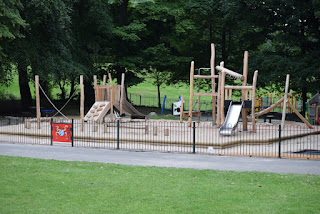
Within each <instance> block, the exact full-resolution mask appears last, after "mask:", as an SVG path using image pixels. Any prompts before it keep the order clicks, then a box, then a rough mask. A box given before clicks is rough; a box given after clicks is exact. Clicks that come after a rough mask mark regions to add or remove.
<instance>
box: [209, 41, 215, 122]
mask: <svg viewBox="0 0 320 214" xmlns="http://www.w3.org/2000/svg"><path fill="white" fill-rule="evenodd" d="M214 60H215V47H214V44H213V43H211V58H210V68H211V69H210V70H211V76H213V75H215V67H214ZM211 91H212V93H215V91H216V80H215V79H211ZM211 100H212V125H215V124H216V96H212V98H211Z"/></svg>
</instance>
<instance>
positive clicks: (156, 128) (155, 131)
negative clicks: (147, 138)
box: [153, 126, 158, 136]
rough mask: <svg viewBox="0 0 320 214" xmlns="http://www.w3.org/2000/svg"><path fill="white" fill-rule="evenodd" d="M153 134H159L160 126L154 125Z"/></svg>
mask: <svg viewBox="0 0 320 214" xmlns="http://www.w3.org/2000/svg"><path fill="white" fill-rule="evenodd" d="M153 135H154V136H157V135H158V127H157V126H155V127H153Z"/></svg>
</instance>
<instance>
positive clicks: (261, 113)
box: [255, 93, 292, 117]
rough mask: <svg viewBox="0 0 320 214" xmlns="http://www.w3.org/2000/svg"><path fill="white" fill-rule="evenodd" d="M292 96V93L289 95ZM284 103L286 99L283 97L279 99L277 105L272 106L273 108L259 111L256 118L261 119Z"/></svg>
mask: <svg viewBox="0 0 320 214" xmlns="http://www.w3.org/2000/svg"><path fill="white" fill-rule="evenodd" d="M290 96H292V94H291V93H288V97H290ZM283 101H284V97H282V98H281V99H279V100H278V101H277V102H276V103H274V104H272V105H271V106H269V107H268V108H266V109H264V110H262V111H259V112H257V113H256V114H255V117H260V116H262V115H264V114H267V113H269V112H270V111H272V110H273V109H274V108H276V107H277V106H278V105H280V104H281V103H282V102H283Z"/></svg>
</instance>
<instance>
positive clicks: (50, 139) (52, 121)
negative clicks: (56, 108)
mask: <svg viewBox="0 0 320 214" xmlns="http://www.w3.org/2000/svg"><path fill="white" fill-rule="evenodd" d="M52 122H53V119H52V118H51V120H50V127H51V128H50V130H51V132H50V140H51V143H50V145H51V146H52V145H53V142H52V137H53V136H52V131H53V128H52Z"/></svg>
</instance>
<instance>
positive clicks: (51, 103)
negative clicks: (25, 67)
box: [39, 83, 69, 120]
mask: <svg viewBox="0 0 320 214" xmlns="http://www.w3.org/2000/svg"><path fill="white" fill-rule="evenodd" d="M39 87H40V89H41V91H42V93H43V94H44V96H45V97H46V98H47V100H48V101H49V103H50V104H51V105H52V107H53V108H54V109H55V110H56V111H57V112H58V113H60V114H61V115H62V116H63V117H64V118H65V119H67V120H69V118H67V116H66V115H64V114H63V113H62V112H61V111H59V109H58V108H57V107H56V106H55V105H54V104H53V103H52V102H51V100H50V99H49V97H48V96H47V94H46V93H45V92H44V90H43V89H42V87H41V85H40V83H39Z"/></svg>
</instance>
